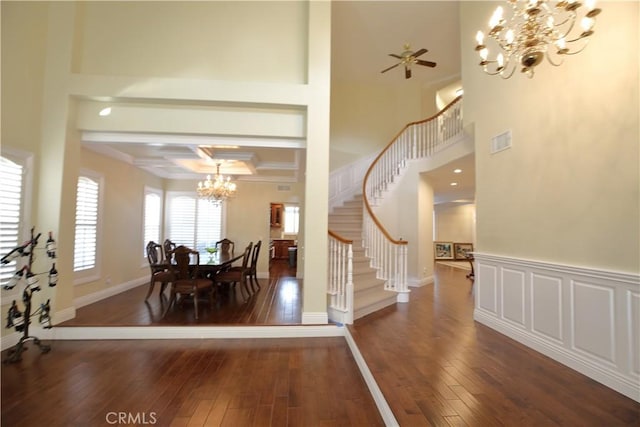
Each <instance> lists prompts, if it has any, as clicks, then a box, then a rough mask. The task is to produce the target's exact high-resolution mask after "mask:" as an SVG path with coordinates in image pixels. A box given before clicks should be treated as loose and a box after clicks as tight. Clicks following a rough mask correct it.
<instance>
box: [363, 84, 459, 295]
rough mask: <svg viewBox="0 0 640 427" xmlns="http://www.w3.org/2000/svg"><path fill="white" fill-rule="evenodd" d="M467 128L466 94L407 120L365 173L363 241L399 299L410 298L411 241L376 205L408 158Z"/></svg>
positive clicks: (430, 151) (434, 149) (434, 148)
mask: <svg viewBox="0 0 640 427" xmlns="http://www.w3.org/2000/svg"><path fill="white" fill-rule="evenodd" d="M462 131H463V125H462V96H459V97H457V98H456V99H454V100H453V101H452V102H451V103H450V104H449V105H447V106H446V107H445V108H444V109H442V110H441V111H440V112H439V113H437V114H436V115H434V116H432V117H429V118H428V119H425V120H420V121H417V122H412V123H409V124H407V125H406V126H405V127H404V128H403V129H402V130H401V131H400V132H399V133H398V134H397V135H396V136H395V137H394V138H393V139H392V140H391V142H390V143H389V144H388V145H387V146H386V147H385V148H384V149H383V150H382V151H381V152H380V154H379V155H378V156H377V157H376V158H375V160H374V161H373V163H372V164H371V166H370V167H369V169H368V170H367V172H366V173H365V176H364V181H363V184H362V193H363V200H364V201H363V204H364V208H363V236H362V238H363V245H364V248H365V253H366V255H367V256H368V257H369V258H371V266H372V267H374V268H376V269H377V270H378V278H380V279H383V280H384V281H385V289H387V290H390V291H395V292H398V293H399V295H398V302H406V301H408V292H409V286H408V283H407V243H408V242H407V241H406V240H403V239H402V238H398V239H394V238H393V237H392V236H391V234H390V233H389V232H388V231H387V230H386V229H385V228H384V226H383V225H382V224H381V223H380V221H379V220H378V218H377V217H376V215H375V213H374V212H373V209H372V205H373V206H375V204H376V203H377V201H378V199H380V198H381V197H382V194H383V193H384V192H385V191H386V190H388V189H389V187H390V185H391V184H392V183H393V182H394V180H395V179H396V178H397V177H398V176H399V175H400V173H401V172H402V170H403V169H404V168H405V167H406V166H407V161H409V160H413V159H420V158H425V157H428V156H431V155H433V154H434V153H436V152H437V151H438V150H440V149H442V148H443V147H445V146H447V145H449V143H450V142H451V141H455V138H456V137H457V136H458V135H461V134H462Z"/></svg>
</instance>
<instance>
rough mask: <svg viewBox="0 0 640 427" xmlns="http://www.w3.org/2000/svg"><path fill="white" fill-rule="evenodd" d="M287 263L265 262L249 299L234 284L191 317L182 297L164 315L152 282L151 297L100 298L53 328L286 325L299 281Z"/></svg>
mask: <svg viewBox="0 0 640 427" xmlns="http://www.w3.org/2000/svg"><path fill="white" fill-rule="evenodd" d="M295 275H296V270H295V269H290V268H289V267H288V265H287V262H286V261H282V260H277V261H275V262H273V263H272V264H271V266H270V271H269V278H268V279H260V280H259V282H260V286H261V289H260V290H258V291H257V292H256V293H254V294H253V295H252V296H251V297H250V298H249V299H248V300H246V301H245V299H244V298H243V296H242V292H240V289H239V288H238V289H237V290H235V291H231V290H227V291H222V292H219V293H218V294H217V295H216V299H215V301H214V306H213V307H211V305H210V304H209V302H208V301H205V300H203V301H202V302H201V303H200V304H199V308H198V319H197V320H196V319H195V315H194V309H193V303H192V302H190V301H185V302H184V303H183V304H179V305H178V306H173V307H171V309H170V310H169V312H168V313H167V315H166V316H164V317H163V314H164V312H165V309H166V306H167V304H168V302H169V298H168V292H167V290H165V294H164V295H162V296H160V292H159V291H160V286H159V285H158V284H156V287H155V289H154V291H153V295H151V296H150V297H149V299H148V300H147V301H145V300H144V297H145V296H146V294H147V291H148V289H149V287H148V285H147V284H145V285H142V286H138V287H136V288H134V289H131V290H129V291H126V292H122V293H120V294H118V295H115V296H113V297H110V298H106V299H103V300H101V301H98V302H96V303H93V304H89V305H87V306H85V307H81V308H79V309H78V310H77V312H76V317H75V318H74V319H71V320H68V321H66V322H62V323H60V324H59V325H57V326H144V325H154V326H176V325H181V326H186V325H219V326H222V325H238V324H250V325H288V324H300V323H301V322H302V280H299V279H296V277H295Z"/></svg>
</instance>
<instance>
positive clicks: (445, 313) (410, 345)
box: [350, 265, 640, 427]
mask: <svg viewBox="0 0 640 427" xmlns="http://www.w3.org/2000/svg"><path fill="white" fill-rule="evenodd" d="M466 273H467V271H465V270H460V269H456V268H452V267H449V266H442V265H439V266H437V267H436V282H435V284H434V285H433V286H424V287H421V288H412V290H411V301H410V303H409V304H396V305H395V306H392V307H389V308H387V309H384V310H381V311H378V312H376V313H374V314H372V315H370V316H367V317H365V318H362V319H358V320H356V322H355V323H354V325H352V326H350V330H351V332H352V335H353V337H354V340H355V341H356V343H357V345H358V348H359V349H360V352H361V353H362V356H363V357H364V359H365V360H366V362H367V365H368V366H369V369H370V370H371V371H372V374H373V376H374V377H375V379H376V382H377V383H378V385H379V387H380V389H381V390H382V392H383V394H384V396H385V399H386V400H387V402H388V403H389V406H390V407H391V409H392V411H393V413H394V415H395V417H396V419H397V420H398V422H399V424H400V425H401V426H430V425H431V426H441V425H442V426H444V425H452V426H454V425H455V426H458V425H467V426H593V427H604V426H608V427H611V426H640V403H637V402H634V401H633V400H631V399H629V398H627V397H625V396H623V395H621V394H619V393H617V392H615V391H612V390H611V389H609V388H607V387H605V386H604V385H601V384H600V383H597V382H596V381H594V380H591V379H589V378H587V377H586V376H584V375H582V374H580V373H578V372H576V371H574V370H571V369H569V368H567V367H565V366H563V365H561V364H560V363H558V362H555V361H554V360H552V359H550V358H548V357H546V356H543V355H541V354H540V353H537V352H535V351H533V350H531V349H529V348H527V347H525V346H523V345H521V344H519V343H518V342H516V341H514V340H512V339H509V338H507V337H505V336H504V335H502V334H499V333H498V332H495V331H494V330H492V329H490V328H488V327H485V326H483V325H481V324H479V323H476V322H475V321H474V320H473V308H474V302H473V288H472V286H471V284H472V282H471V281H470V280H468V279H466V278H465V274H466ZM639 394H640V390H639Z"/></svg>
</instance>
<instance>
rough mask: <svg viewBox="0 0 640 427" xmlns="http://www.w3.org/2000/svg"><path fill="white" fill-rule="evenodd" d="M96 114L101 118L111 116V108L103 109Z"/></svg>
mask: <svg viewBox="0 0 640 427" xmlns="http://www.w3.org/2000/svg"><path fill="white" fill-rule="evenodd" d="M98 114H99V115H101V116H108V115H109V114H111V107H107V108H103V109H102V110H100V112H99V113H98Z"/></svg>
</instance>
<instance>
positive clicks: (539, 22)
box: [476, 0, 600, 79]
mask: <svg viewBox="0 0 640 427" xmlns="http://www.w3.org/2000/svg"><path fill="white" fill-rule="evenodd" d="M507 3H508V4H509V6H511V9H512V13H511V18H510V19H509V20H506V19H505V18H504V17H503V14H504V10H503V8H502V6H498V7H497V8H496V10H495V11H494V12H493V15H492V16H491V19H490V20H489V33H488V38H489V40H492V41H493V42H494V44H496V45H497V47H498V48H499V49H500V50H501V51H500V52H499V53H498V54H497V56H496V57H495V59H488V57H489V48H488V47H487V46H486V45H485V40H484V38H485V35H484V34H483V33H482V31H478V33H477V35H476V42H477V43H478V44H477V46H476V51H477V52H478V54H479V55H480V59H481V61H480V66H482V69H483V70H484V72H485V73H487V74H490V75H496V74H498V75H500V76H501V77H502V78H504V79H508V78H509V77H511V76H512V75H513V73H514V71H515V70H516V68H519V67H521V68H520V71H521V72H523V73H525V74H526V75H527V77H529V78H532V77H533V72H534V69H535V67H536V66H537V65H538V64H540V63H541V62H542V60H543V58H544V57H546V58H547V60H548V61H549V62H550V63H551V64H552V65H554V66H559V65H560V64H562V59H563V56H564V55H575V54H577V53H580V52H581V51H582V50H583V49H584V48H585V47H586V45H587V42H588V40H589V39H588V37H589V36H590V35H592V34H593V26H594V25H595V17H596V16H597V15H598V14H599V13H600V9H597V8H596V7H595V0H586V2H585V5H584V6H585V7H584V8H582V6H583V5H582V3H580V2H579V1H577V0H560V1H551V0H528V1H519V0H507ZM579 12H581V13H580V14H579ZM579 15H582V18H581V19H578V18H579ZM577 22H580V25H579V27H580V29H578V30H577V31H574V30H576V28H577V27H578V25H576V23H577Z"/></svg>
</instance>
